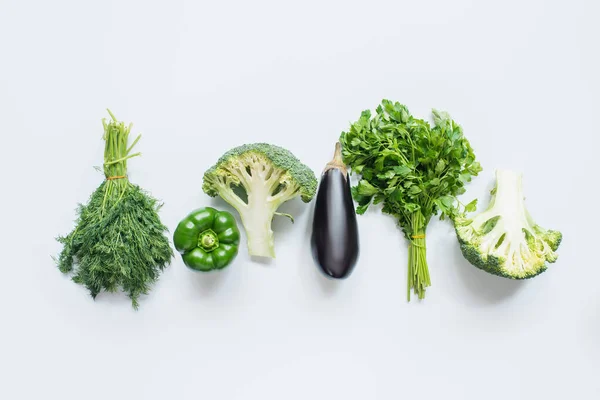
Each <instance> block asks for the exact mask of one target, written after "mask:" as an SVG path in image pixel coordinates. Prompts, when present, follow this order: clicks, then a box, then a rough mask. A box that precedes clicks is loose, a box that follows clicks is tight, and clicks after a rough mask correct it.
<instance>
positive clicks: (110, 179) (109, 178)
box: [106, 175, 127, 181]
mask: <svg viewBox="0 0 600 400" xmlns="http://www.w3.org/2000/svg"><path fill="white" fill-rule="evenodd" d="M126 177H127V176H126V175H117V176H107V177H106V180H107V181H114V180H115V179H124V178H126Z"/></svg>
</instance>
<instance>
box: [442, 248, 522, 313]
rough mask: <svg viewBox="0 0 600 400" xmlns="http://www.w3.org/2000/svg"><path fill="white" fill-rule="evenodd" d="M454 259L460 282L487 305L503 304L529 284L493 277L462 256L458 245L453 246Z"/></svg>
mask: <svg viewBox="0 0 600 400" xmlns="http://www.w3.org/2000/svg"><path fill="white" fill-rule="evenodd" d="M452 259H453V260H454V262H453V263H452V265H454V266H455V268H456V272H457V274H458V275H459V276H460V278H461V279H460V281H461V282H462V283H463V284H464V285H465V287H467V288H468V289H469V290H470V291H471V292H472V293H473V294H474V295H476V296H477V297H478V298H481V299H483V300H484V301H486V302H487V303H490V304H495V303H501V302H503V301H504V300H506V299H507V298H509V297H511V296H512V295H514V294H515V293H516V292H518V291H519V290H521V289H522V288H523V287H525V285H526V284H527V282H526V281H523V280H511V279H507V278H503V277H500V276H496V275H492V274H490V273H488V272H485V271H483V270H480V269H479V268H477V267H475V266H473V265H471V264H470V263H469V262H468V261H467V260H466V259H465V258H464V257H463V255H462V253H461V251H460V248H459V247H458V243H456V245H454V246H452Z"/></svg>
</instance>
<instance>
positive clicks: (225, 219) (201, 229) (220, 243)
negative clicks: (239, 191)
mask: <svg viewBox="0 0 600 400" xmlns="http://www.w3.org/2000/svg"><path fill="white" fill-rule="evenodd" d="M239 242H240V231H239V230H238V227H237V224H236V222H235V218H233V215H231V213H228V212H227V211H217V210H215V209H214V208H211V207H206V208H200V209H198V210H195V211H192V212H191V213H190V214H189V215H188V216H187V217H185V218H184V219H183V220H182V221H181V222H180V223H179V225H178V226H177V229H175V233H174V234H173V243H174V244H175V248H176V249H177V251H179V252H180V253H181V256H182V258H183V262H184V263H185V265H187V266H188V267H190V268H191V269H194V270H197V271H210V270H213V269H222V268H225V267H226V266H227V265H229V263H231V262H232V261H233V259H234V258H235V256H237V252H238V244H239Z"/></svg>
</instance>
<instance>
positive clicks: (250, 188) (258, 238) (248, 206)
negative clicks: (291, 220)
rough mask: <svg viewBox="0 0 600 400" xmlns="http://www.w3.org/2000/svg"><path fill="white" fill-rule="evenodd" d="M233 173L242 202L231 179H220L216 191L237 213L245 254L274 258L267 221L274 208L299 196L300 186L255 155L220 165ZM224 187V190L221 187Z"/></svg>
mask: <svg viewBox="0 0 600 400" xmlns="http://www.w3.org/2000/svg"><path fill="white" fill-rule="evenodd" d="M222 168H223V169H226V170H227V172H229V173H230V174H231V175H233V176H235V177H236V178H237V180H238V181H239V182H234V183H239V184H240V185H242V186H243V187H244V189H245V191H246V194H247V196H248V201H247V202H244V201H243V200H242V199H240V198H239V197H238V196H237V195H236V194H235V193H234V192H233V191H232V190H231V189H230V187H231V186H230V185H231V182H228V181H227V180H226V179H222V180H220V181H219V182H217V185H219V186H221V190H219V194H220V195H221V197H223V199H224V200H225V201H227V202H228V203H229V204H231V205H232V206H233V207H235V209H236V210H237V211H238V212H239V214H240V217H241V218H242V223H243V225H244V228H245V230H246V236H247V239H248V253H249V254H250V255H252V256H259V257H271V258H274V257H275V246H274V240H273V230H272V229H271V221H272V220H273V217H274V215H275V212H276V211H277V208H279V206H280V205H281V204H282V203H284V202H285V201H287V200H289V199H291V198H293V197H295V196H297V195H299V190H300V187H299V186H298V185H297V184H296V183H295V181H294V180H293V179H291V177H290V175H289V174H288V173H287V172H286V171H284V170H281V169H279V168H276V167H274V166H273V165H272V164H271V162H270V161H269V160H268V159H266V158H263V157H260V156H258V155H254V154H252V155H248V156H246V157H243V158H240V159H237V160H235V161H231V162H230V163H228V164H227V165H225V166H223V167H222ZM223 189H225V190H223Z"/></svg>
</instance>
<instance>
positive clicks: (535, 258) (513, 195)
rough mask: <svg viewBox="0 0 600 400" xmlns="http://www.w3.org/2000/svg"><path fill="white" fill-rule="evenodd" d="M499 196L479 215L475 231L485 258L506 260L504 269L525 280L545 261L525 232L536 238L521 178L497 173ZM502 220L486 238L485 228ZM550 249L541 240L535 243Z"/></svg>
mask: <svg viewBox="0 0 600 400" xmlns="http://www.w3.org/2000/svg"><path fill="white" fill-rule="evenodd" d="M496 179H497V183H496V193H495V196H494V197H493V199H492V202H491V203H490V206H489V207H488V209H487V210H486V211H484V212H482V213H481V214H479V215H477V216H476V217H475V218H474V220H473V223H472V227H473V228H474V229H475V230H476V231H478V232H479V233H480V234H481V235H482V236H481V242H480V244H479V249H480V250H481V252H482V253H484V254H489V255H494V256H496V257H499V258H500V259H503V260H505V262H504V263H503V269H504V270H505V271H507V272H508V273H509V274H511V275H514V276H524V275H526V274H527V271H528V270H531V269H532V268H533V269H535V268H538V267H539V266H540V262H541V264H542V265H543V264H544V258H540V257H539V255H538V254H536V253H537V252H535V251H532V250H535V249H530V248H529V246H528V242H527V236H526V234H525V231H527V232H529V234H531V236H532V237H534V236H535V224H532V223H531V220H530V218H529V214H528V213H527V209H526V208H525V203H524V196H523V186H522V178H521V174H518V173H515V172H512V171H506V170H499V171H497V172H496ZM495 217H499V218H498V221H497V223H496V225H495V226H494V228H493V229H492V230H491V231H490V232H489V233H487V234H483V233H482V232H481V230H482V228H483V227H484V224H485V223H486V222H487V221H489V220H490V219H492V218H495ZM535 242H536V244H538V242H539V243H541V244H543V246H547V245H546V243H544V241H542V240H541V239H537V238H536V240H535Z"/></svg>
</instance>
